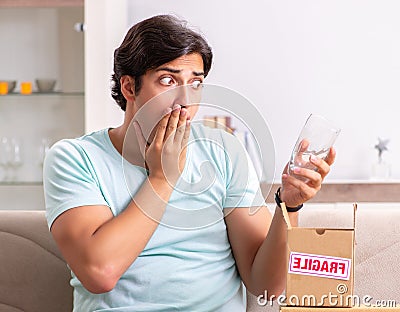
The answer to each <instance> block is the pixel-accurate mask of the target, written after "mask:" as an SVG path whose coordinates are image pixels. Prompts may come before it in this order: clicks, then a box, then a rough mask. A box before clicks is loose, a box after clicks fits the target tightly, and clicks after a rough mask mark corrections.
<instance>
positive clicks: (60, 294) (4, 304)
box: [0, 210, 72, 312]
mask: <svg viewBox="0 0 400 312" xmlns="http://www.w3.org/2000/svg"><path fill="white" fill-rule="evenodd" d="M70 276H71V275H70V271H69V269H68V268H67V264H66V263H65V261H64V259H63V258H62V256H61V254H60V252H59V250H58V249H57V246H56V244H55V242H54V241H53V238H52V236H51V235H50V233H49V230H48V227H47V223H46V219H45V215H44V211H21V210H15V211H4V210H2V211H0V312H21V311H24V312H55V311H57V312H67V311H69V312H71V311H72V287H71V286H70V285H69V279H70Z"/></svg>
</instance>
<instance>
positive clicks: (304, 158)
mask: <svg viewBox="0 0 400 312" xmlns="http://www.w3.org/2000/svg"><path fill="white" fill-rule="evenodd" d="M340 131H341V129H340V128H338V127H336V126H335V125H334V124H333V123H332V122H331V121H329V120H327V119H326V118H324V117H323V116H320V115H315V114H311V115H310V116H309V117H308V118H307V121H306V123H305V124H304V126H303V128H302V130H301V132H300V135H299V137H298V139H297V142H296V145H295V146H294V148H293V152H292V155H291V158H290V162H289V174H290V175H295V174H294V173H293V169H294V168H295V167H301V168H307V169H312V170H316V169H317V168H316V167H315V166H314V165H313V164H312V163H311V162H310V157H311V156H312V155H313V156H316V157H319V158H322V159H325V158H326V157H327V155H328V153H329V150H330V148H331V147H332V146H333V144H334V143H335V141H336V138H337V137H338V135H339V133H340Z"/></svg>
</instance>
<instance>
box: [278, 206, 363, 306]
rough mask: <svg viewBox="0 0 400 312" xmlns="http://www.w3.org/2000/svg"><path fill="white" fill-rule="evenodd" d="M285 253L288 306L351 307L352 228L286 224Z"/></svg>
mask: <svg viewBox="0 0 400 312" xmlns="http://www.w3.org/2000/svg"><path fill="white" fill-rule="evenodd" d="M355 209H356V205H354V211H355ZM284 210H285V209H284ZM285 214H286V213H285ZM287 222H289V219H288V217H287ZM287 251H288V256H287V268H288V274H287V282H286V304H287V305H288V306H306V307H314V306H325V307H326V306H329V307H351V306H352V305H353V301H352V299H353V280H354V274H353V272H354V264H353V260H354V227H353V228H352V229H326V228H300V227H296V228H292V227H291V226H290V222H289V223H288V242H287ZM296 311H297V310H296ZM308 311H309V310H308ZM312 311H314V310H312ZM330 311H331V310H330ZM342 312H343V311H342Z"/></svg>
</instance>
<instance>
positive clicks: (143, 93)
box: [133, 53, 204, 141]
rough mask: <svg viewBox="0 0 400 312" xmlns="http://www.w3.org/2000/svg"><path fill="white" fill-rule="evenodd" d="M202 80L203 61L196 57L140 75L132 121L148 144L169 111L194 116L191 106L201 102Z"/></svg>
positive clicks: (196, 106)
mask: <svg viewBox="0 0 400 312" xmlns="http://www.w3.org/2000/svg"><path fill="white" fill-rule="evenodd" d="M203 80H204V70H203V59H202V57H201V55H200V54H198V53H192V54H188V55H184V56H181V57H179V58H177V59H175V60H173V61H171V62H168V63H166V64H163V65H161V66H159V67H158V68H155V69H152V70H149V71H147V72H146V74H145V75H143V77H142V87H141V89H140V91H139V93H138V94H136V96H135V101H134V104H133V105H134V114H135V117H134V118H135V119H136V120H138V121H139V124H140V126H141V128H142V131H143V134H144V136H145V138H146V139H148V141H151V140H152V138H153V134H154V133H152V135H151V134H150V133H151V132H154V131H152V130H153V128H154V126H155V125H156V124H157V123H158V121H159V120H160V119H161V117H162V116H163V112H164V111H165V110H166V109H167V108H168V107H171V108H172V107H173V106H174V105H175V104H179V105H181V106H183V107H186V109H187V110H188V112H189V115H190V116H191V117H193V116H194V114H195V113H196V112H197V110H198V105H194V104H195V103H199V101H200V97H201V91H200V90H201V87H200V84H201V83H202V82H203Z"/></svg>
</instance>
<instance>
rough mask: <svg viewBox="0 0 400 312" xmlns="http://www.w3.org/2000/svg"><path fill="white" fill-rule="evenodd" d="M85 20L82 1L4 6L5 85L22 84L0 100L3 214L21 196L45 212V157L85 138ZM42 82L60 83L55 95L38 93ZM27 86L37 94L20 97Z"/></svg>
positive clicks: (0, 18)
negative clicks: (64, 142)
mask: <svg viewBox="0 0 400 312" xmlns="http://www.w3.org/2000/svg"><path fill="white" fill-rule="evenodd" d="M83 18H84V12H83V0H82V1H77V0H68V1H61V0H60V1H56V0H53V1H44V0H41V1H39V0H37V1H18V0H13V1H4V0H0V37H1V38H2V41H3V42H7V45H5V44H4V45H2V46H1V49H0V68H1V73H0V80H16V81H17V86H16V88H15V90H14V92H12V93H9V94H7V95H1V96H0V150H1V149H2V150H3V151H4V150H7V151H8V152H7V153H8V155H7V156H6V157H5V158H4V157H3V160H1V158H2V157H0V189H1V190H0V199H1V200H2V202H3V203H4V202H5V203H6V204H5V205H4V208H3V209H6V208H7V207H14V206H15V205H14V203H16V202H18V201H19V198H21V197H22V196H23V197H26V196H28V198H27V199H26V200H27V201H28V202H29V201H30V200H31V201H32V203H36V204H35V205H32V207H36V208H37V207H41V209H44V206H43V204H42V202H43V201H42V197H43V189H42V163H43V156H44V153H45V151H46V150H47V149H48V147H49V146H51V145H52V144H53V143H54V142H56V141H58V140H60V139H62V138H70V137H77V136H80V135H82V134H83V133H84V114H85V95H84V34H83V33H78V32H76V31H75V30H74V25H75V23H78V22H79V23H81V22H83ZM10 30H12V31H10ZM37 78H52V79H56V80H57V83H56V86H55V90H54V92H49V93H39V92H37V88H36V85H35V79H37ZM23 81H29V82H31V83H32V89H33V92H32V94H30V95H22V94H20V86H21V82H23ZM15 149H17V151H18V152H17V154H18V156H16V153H15ZM3 155H4V153H3ZM10 155H11V156H10ZM4 159H5V160H4ZM22 194H23V195H22ZM32 194H33V195H32ZM31 195H32V196H31ZM29 196H31V198H30V199H29ZM38 198H40V199H41V200H40V202H38V200H37V199H38ZM7 203H8V204H7ZM17 206H20V205H17ZM24 208H25V209H28V207H23V206H21V207H20V208H19V209H24ZM36 208H35V209H36ZM12 209H14V208H12Z"/></svg>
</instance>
